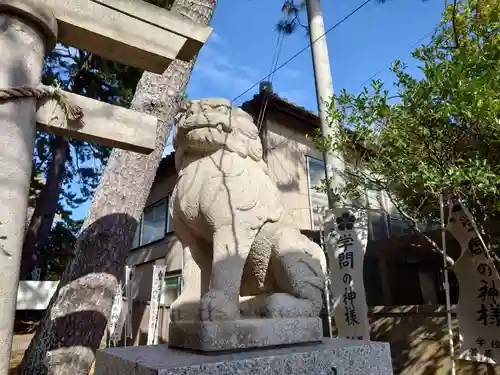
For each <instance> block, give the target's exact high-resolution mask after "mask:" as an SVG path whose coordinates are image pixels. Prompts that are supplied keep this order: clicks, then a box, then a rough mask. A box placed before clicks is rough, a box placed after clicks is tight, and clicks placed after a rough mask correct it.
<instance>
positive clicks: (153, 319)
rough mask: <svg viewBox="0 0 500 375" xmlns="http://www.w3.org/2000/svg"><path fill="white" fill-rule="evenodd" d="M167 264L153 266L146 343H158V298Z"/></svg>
mask: <svg viewBox="0 0 500 375" xmlns="http://www.w3.org/2000/svg"><path fill="white" fill-rule="evenodd" d="M166 269H167V266H157V265H155V266H153V283H152V285H151V300H150V302H149V325H148V341H147V345H156V344H158V311H159V309H160V298H161V294H162V290H163V286H164V284H165V271H166Z"/></svg>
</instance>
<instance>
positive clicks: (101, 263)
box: [21, 0, 216, 375]
mask: <svg viewBox="0 0 500 375" xmlns="http://www.w3.org/2000/svg"><path fill="white" fill-rule="evenodd" d="M215 5H216V0H196V1H194V0H176V1H175V2H174V5H173V7H172V11H173V12H176V13H178V14H181V15H183V16H185V17H187V18H188V19H190V20H192V21H194V22H197V23H200V24H204V25H207V24H208V23H209V21H210V19H211V17H212V14H213V11H214V9H215ZM193 65H194V59H193V61H191V62H189V63H186V62H183V61H177V60H176V61H174V62H172V64H171V65H170V66H169V68H168V69H167V70H166V71H165V73H164V74H163V75H156V74H152V73H148V72H145V73H144V74H143V76H142V78H141V80H140V82H139V84H138V87H137V90H136V93H135V95H134V99H133V101H132V106H131V108H132V109H134V110H137V111H140V112H144V113H148V114H151V115H154V116H157V117H158V130H157V136H156V147H155V150H154V151H153V152H152V153H151V154H149V155H141V154H136V153H132V152H128V151H123V150H117V149H114V150H113V151H112V153H111V156H110V158H109V161H108V164H107V166H106V169H105V171H104V173H103V176H102V177H101V181H100V184H99V187H98V189H97V191H96V192H95V195H94V198H93V201H92V206H91V208H90V210H89V213H88V216H87V218H86V220H85V222H84V224H83V226H82V231H81V234H80V236H79V238H78V241H77V243H76V246H75V250H76V254H75V257H74V258H73V260H72V261H71V263H70V264H69V265H68V267H67V268H66V270H65V272H64V274H63V276H62V279H61V282H60V284H59V288H58V290H57V292H56V293H55V295H54V297H53V298H52V300H51V302H50V305H49V308H48V309H47V312H46V313H45V316H44V318H43V320H42V322H41V324H40V326H39V328H38V330H37V332H36V334H35V337H34V338H33V340H32V341H31V343H30V346H29V347H28V349H27V351H26V354H25V356H24V358H23V361H22V363H21V373H22V374H23V375H42V374H44V375H45V374H51V375H67V374H71V375H87V374H88V372H89V370H90V368H91V366H92V362H93V361H94V358H95V352H96V350H97V349H98V348H99V344H100V342H101V338H102V335H103V333H104V330H105V329H106V324H107V319H108V317H109V315H110V312H111V306H112V303H113V298H114V295H115V291H116V288H117V287H118V281H119V280H120V279H121V278H122V273H123V269H124V265H125V258H126V255H127V252H128V251H129V249H130V247H131V244H132V240H133V237H134V233H135V229H136V227H137V222H138V220H139V218H140V216H141V213H142V211H143V210H144V206H145V203H146V199H147V197H148V195H149V191H150V189H151V185H152V184H153V180H154V178H155V175H156V170H157V168H158V165H159V163H160V160H161V158H162V153H163V151H164V149H165V143H166V140H167V138H168V134H169V132H170V129H171V126H172V123H173V121H174V116H175V115H176V114H177V112H178V109H179V104H180V103H181V100H182V94H183V92H184V89H185V87H186V84H187V82H188V80H189V77H190V75H191V70H192V68H193Z"/></svg>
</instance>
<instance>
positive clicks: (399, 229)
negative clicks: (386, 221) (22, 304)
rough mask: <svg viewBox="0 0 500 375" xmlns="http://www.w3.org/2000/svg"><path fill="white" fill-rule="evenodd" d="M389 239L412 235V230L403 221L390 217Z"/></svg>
mask: <svg viewBox="0 0 500 375" xmlns="http://www.w3.org/2000/svg"><path fill="white" fill-rule="evenodd" d="M390 227H391V237H392V236H404V235H407V234H410V233H412V230H411V228H410V226H409V225H408V223H407V222H406V221H405V220H402V219H398V218H395V217H391V219H390Z"/></svg>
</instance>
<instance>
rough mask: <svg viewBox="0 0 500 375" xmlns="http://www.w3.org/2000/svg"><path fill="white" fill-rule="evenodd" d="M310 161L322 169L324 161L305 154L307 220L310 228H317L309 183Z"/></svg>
mask: <svg viewBox="0 0 500 375" xmlns="http://www.w3.org/2000/svg"><path fill="white" fill-rule="evenodd" d="M310 161H312V162H313V163H316V164H317V165H320V166H321V167H323V169H324V162H323V161H322V160H321V159H318V158H315V157H314V156H310V155H306V173H307V195H308V198H309V199H308V200H309V221H310V225H311V230H319V229H321V228H315V227H314V207H313V205H312V194H311V190H312V188H313V186H312V184H311V168H310V164H309V163H310Z"/></svg>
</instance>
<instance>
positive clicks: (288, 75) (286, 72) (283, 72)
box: [276, 68, 300, 79]
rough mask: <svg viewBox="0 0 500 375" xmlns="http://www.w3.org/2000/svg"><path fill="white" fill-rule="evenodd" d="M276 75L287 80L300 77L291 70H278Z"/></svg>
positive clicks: (294, 70) (297, 72)
mask: <svg viewBox="0 0 500 375" xmlns="http://www.w3.org/2000/svg"><path fill="white" fill-rule="evenodd" d="M276 74H279V75H282V76H283V77H285V78H288V79H296V78H299V76H300V72H299V71H298V70H296V69H292V68H283V69H281V70H279V71H278V72H277V73H276Z"/></svg>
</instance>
